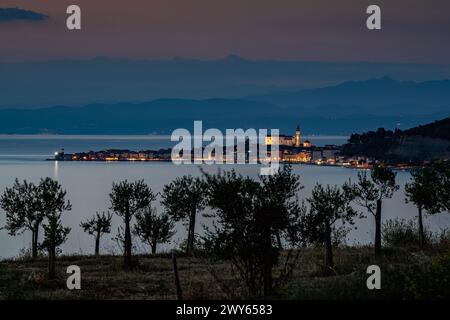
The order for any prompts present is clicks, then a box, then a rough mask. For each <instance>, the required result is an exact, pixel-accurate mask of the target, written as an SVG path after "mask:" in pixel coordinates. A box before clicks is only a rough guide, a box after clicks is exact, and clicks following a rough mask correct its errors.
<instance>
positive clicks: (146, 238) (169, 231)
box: [134, 207, 175, 254]
mask: <svg viewBox="0 0 450 320" xmlns="http://www.w3.org/2000/svg"><path fill="white" fill-rule="evenodd" d="M174 227H175V224H174V222H173V221H172V220H171V219H170V217H169V215H167V214H162V215H158V214H157V213H156V209H154V208H150V207H149V208H146V209H145V210H144V211H142V212H139V213H138V214H137V215H136V226H135V228H134V232H135V234H136V235H138V236H139V237H140V239H141V240H142V241H143V242H145V243H147V244H148V245H149V246H150V247H151V250H152V254H155V253H156V247H157V245H158V244H161V243H166V242H169V241H170V239H171V238H172V236H173V235H174V234H175V232H174V230H173V229H174Z"/></svg>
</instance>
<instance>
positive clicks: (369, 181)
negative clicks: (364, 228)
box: [344, 165, 400, 256]
mask: <svg viewBox="0 0 450 320" xmlns="http://www.w3.org/2000/svg"><path fill="white" fill-rule="evenodd" d="M395 176H396V174H395V172H393V171H392V170H391V169H390V168H387V167H384V166H381V165H377V166H374V167H373V169H372V170H371V172H370V178H369V177H368V175H367V172H366V171H363V172H358V182H357V183H356V184H351V183H350V182H349V183H347V184H345V185H344V189H345V190H346V191H348V192H351V193H352V194H353V196H352V197H353V198H354V199H355V201H356V203H357V204H358V205H360V206H363V207H365V208H366V209H367V211H368V212H369V213H370V214H372V215H373V216H374V218H375V255H377V256H378V255H380V254H381V216H382V215H381V211H382V204H383V200H384V199H387V198H392V196H393V195H394V192H396V191H397V190H398V189H399V188H400V187H399V186H398V185H397V184H396V182H395Z"/></svg>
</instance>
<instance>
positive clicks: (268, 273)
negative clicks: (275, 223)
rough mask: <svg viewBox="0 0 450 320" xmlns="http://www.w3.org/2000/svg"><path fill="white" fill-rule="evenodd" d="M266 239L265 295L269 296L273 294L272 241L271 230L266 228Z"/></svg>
mask: <svg viewBox="0 0 450 320" xmlns="http://www.w3.org/2000/svg"><path fill="white" fill-rule="evenodd" d="M264 239H265V240H264V242H265V250H264V251H265V254H264V297H266V298H267V297H269V296H270V295H271V294H272V241H271V237H270V230H266V232H265V235H264Z"/></svg>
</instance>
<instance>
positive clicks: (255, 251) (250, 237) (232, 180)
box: [205, 168, 301, 297]
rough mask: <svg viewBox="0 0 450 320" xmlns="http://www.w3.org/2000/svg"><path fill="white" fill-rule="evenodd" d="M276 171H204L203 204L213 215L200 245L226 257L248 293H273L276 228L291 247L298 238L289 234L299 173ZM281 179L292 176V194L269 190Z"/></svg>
mask: <svg viewBox="0 0 450 320" xmlns="http://www.w3.org/2000/svg"><path fill="white" fill-rule="evenodd" d="M277 175H278V176H277ZM277 175H275V176H273V177H268V178H264V179H262V183H260V182H258V181H255V180H253V179H251V178H249V177H243V176H241V175H238V174H236V173H235V172H234V171H231V172H226V173H224V174H217V175H208V174H205V176H206V181H207V195H208V197H207V199H208V205H209V206H210V207H211V208H212V209H213V210H215V214H214V218H216V221H217V223H215V224H214V229H213V230H212V231H211V230H207V235H206V237H205V247H206V248H207V250H209V251H210V252H211V253H212V256H218V257H220V258H222V259H226V260H230V261H231V263H232V265H233V266H234V267H235V268H236V270H237V271H238V274H239V276H240V277H241V278H242V280H243V281H244V283H245V284H246V287H247V289H248V291H249V295H250V296H252V297H254V296H260V295H261V294H263V295H264V296H266V297H267V296H270V294H271V293H272V289H273V283H272V270H273V267H274V266H276V265H278V264H279V258H280V251H281V249H280V247H279V246H278V245H277V240H276V236H277V234H279V235H283V236H284V238H285V240H286V241H288V242H289V246H290V247H291V248H295V247H296V245H298V241H297V240H298V238H297V237H296V236H292V235H293V234H295V232H293V230H294V229H296V228H297V224H298V219H299V217H300V211H301V206H300V205H299V204H298V201H297V198H296V197H295V196H294V195H296V193H297V191H299V189H300V185H299V183H298V178H297V177H296V176H294V175H292V172H291V170H290V169H289V168H285V169H282V170H281V171H280V172H278V174H277ZM288 176H289V178H288ZM281 180H283V181H287V180H289V181H291V182H292V184H290V185H289V186H290V189H288V190H286V192H287V193H288V195H291V196H292V197H289V196H288V197H280V195H279V194H270V193H268V192H270V190H272V189H273V188H274V186H273V185H272V184H273V183H275V181H281ZM287 263H288V261H287V260H286V264H287Z"/></svg>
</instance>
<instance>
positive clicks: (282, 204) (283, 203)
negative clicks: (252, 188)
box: [260, 165, 303, 249]
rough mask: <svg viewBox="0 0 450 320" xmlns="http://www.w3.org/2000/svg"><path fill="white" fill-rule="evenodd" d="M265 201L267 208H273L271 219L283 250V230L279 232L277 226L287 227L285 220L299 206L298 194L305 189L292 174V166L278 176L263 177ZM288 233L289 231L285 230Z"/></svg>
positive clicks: (277, 174) (282, 170) (286, 166)
mask: <svg viewBox="0 0 450 320" xmlns="http://www.w3.org/2000/svg"><path fill="white" fill-rule="evenodd" d="M260 179H261V182H262V192H263V195H264V197H263V199H265V201H266V202H268V203H266V207H268V208H272V210H273V212H272V213H271V217H270V219H271V220H272V221H273V223H274V228H275V229H274V230H272V232H273V233H274V234H275V237H276V240H277V244H278V246H279V247H280V248H281V249H282V248H283V246H282V241H281V238H282V235H281V234H280V233H282V232H283V230H277V229H276V228H277V224H278V225H280V227H282V226H284V225H286V221H285V220H284V219H286V218H288V217H289V214H288V212H289V210H292V209H293V208H294V207H296V206H297V205H298V202H297V201H296V199H295V198H296V196H297V193H298V192H299V191H300V190H302V189H303V186H302V185H301V184H300V177H299V176H298V175H295V174H293V173H292V166H290V165H285V166H283V167H282V168H281V169H280V170H279V171H278V172H277V173H276V174H274V175H269V176H261V178H260ZM285 232H287V230H285Z"/></svg>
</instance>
